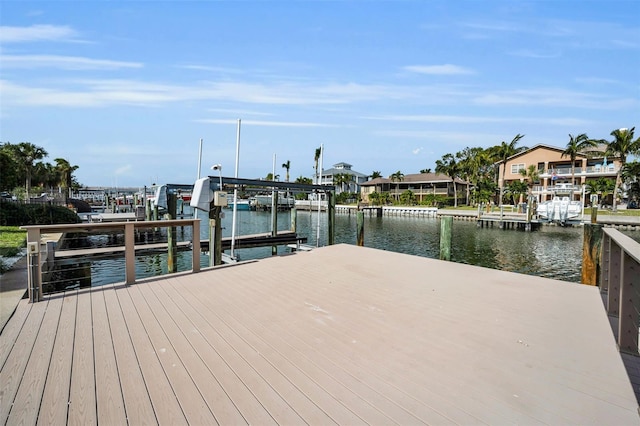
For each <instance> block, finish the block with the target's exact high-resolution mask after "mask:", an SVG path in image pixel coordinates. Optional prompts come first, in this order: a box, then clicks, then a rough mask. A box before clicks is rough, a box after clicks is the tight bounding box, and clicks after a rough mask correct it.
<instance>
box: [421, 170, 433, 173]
mask: <svg viewBox="0 0 640 426" xmlns="http://www.w3.org/2000/svg"><path fill="white" fill-rule="evenodd" d="M420 173H431V169H422V170H420Z"/></svg>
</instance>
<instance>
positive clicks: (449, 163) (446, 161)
mask: <svg viewBox="0 0 640 426" xmlns="http://www.w3.org/2000/svg"><path fill="white" fill-rule="evenodd" d="M436 173H442V174H443V175H447V176H449V177H450V178H451V182H452V183H453V207H458V188H457V186H456V178H457V177H458V175H459V174H460V166H459V165H458V162H457V161H456V157H455V156H454V155H453V154H445V155H443V156H442V159H440V160H436Z"/></svg>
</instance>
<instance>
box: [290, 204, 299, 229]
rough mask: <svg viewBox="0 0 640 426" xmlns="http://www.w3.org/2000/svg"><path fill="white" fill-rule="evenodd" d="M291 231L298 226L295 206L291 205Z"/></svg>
mask: <svg viewBox="0 0 640 426" xmlns="http://www.w3.org/2000/svg"><path fill="white" fill-rule="evenodd" d="M290 212H291V231H292V232H296V229H297V228H298V211H297V210H296V208H295V207H293V208H292V209H291V210H290Z"/></svg>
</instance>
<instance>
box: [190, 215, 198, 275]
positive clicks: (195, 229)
mask: <svg viewBox="0 0 640 426" xmlns="http://www.w3.org/2000/svg"><path fill="white" fill-rule="evenodd" d="M191 223H192V224H193V225H192V227H191V235H192V238H191V239H192V242H191V245H192V252H191V254H192V256H193V258H192V259H191V270H192V271H193V272H200V219H193V220H192V221H191Z"/></svg>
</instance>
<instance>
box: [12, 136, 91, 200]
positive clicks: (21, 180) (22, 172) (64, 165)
mask: <svg viewBox="0 0 640 426" xmlns="http://www.w3.org/2000/svg"><path fill="white" fill-rule="evenodd" d="M48 155H49V154H48V153H47V151H46V150H45V149H44V148H43V147H40V146H37V145H34V144H32V143H30V142H20V143H17V144H12V143H9V142H0V191H2V192H7V193H12V194H14V195H16V196H18V197H19V198H24V199H25V200H28V199H29V198H31V197H32V195H33V194H34V193H37V194H40V193H42V192H50V193H51V192H54V190H56V189H57V190H58V193H60V194H62V196H63V198H65V200H66V198H67V197H68V196H69V192H70V191H71V190H75V189H78V188H80V187H81V185H80V184H79V183H78V181H77V180H76V178H75V176H73V173H74V172H75V171H76V170H77V169H78V166H74V165H72V164H71V163H70V162H69V161H68V160H67V159H65V158H55V159H54V160H53V161H54V163H53V164H51V163H48V162H45V161H43V160H44V159H45V158H46V157H47V156H48Z"/></svg>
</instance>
